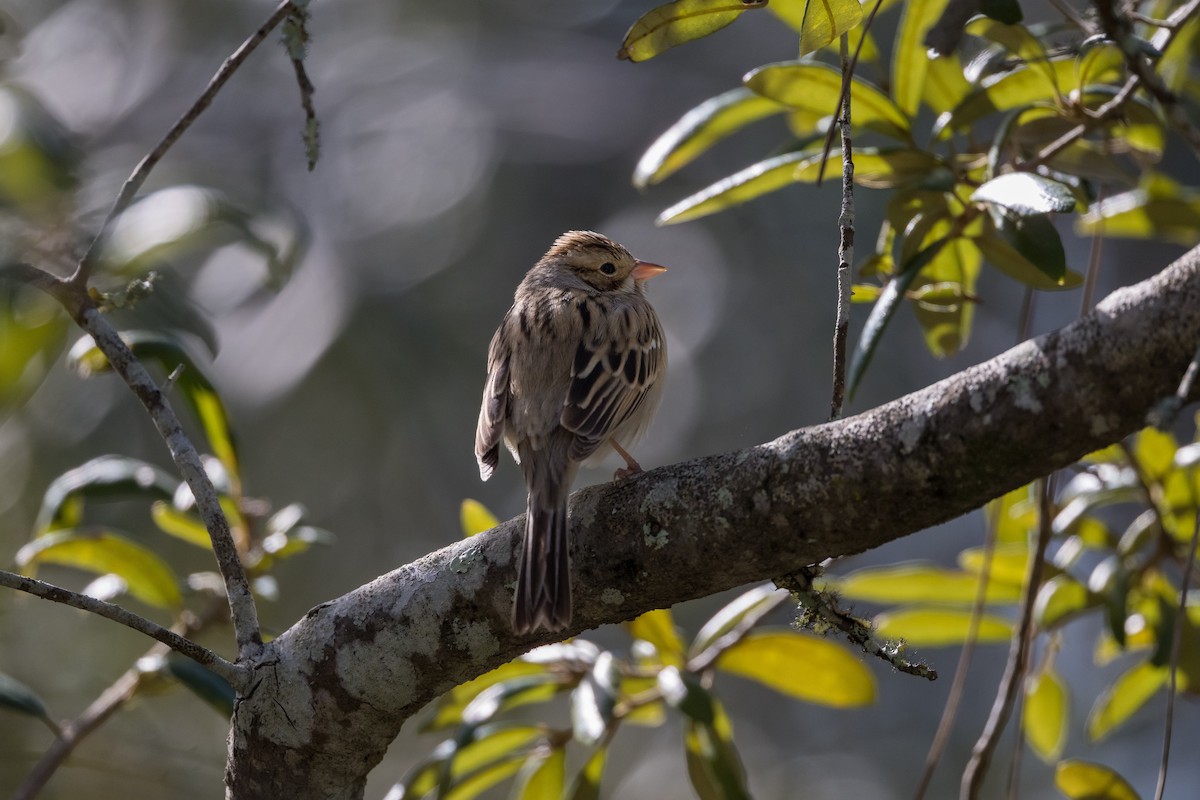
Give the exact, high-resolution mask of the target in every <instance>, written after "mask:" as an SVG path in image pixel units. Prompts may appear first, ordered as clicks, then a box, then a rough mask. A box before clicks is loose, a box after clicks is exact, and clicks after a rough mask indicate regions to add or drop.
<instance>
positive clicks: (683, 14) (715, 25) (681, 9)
mask: <svg viewBox="0 0 1200 800" xmlns="http://www.w3.org/2000/svg"><path fill="white" fill-rule="evenodd" d="M766 4H767V0H676V2H674V3H667V4H666V5H663V6H659V7H658V8H655V9H653V10H651V11H648V12H646V13H645V14H643V15H642V16H641V18H640V19H638V21H637V22H635V23H633V27H631V28H630V29H629V32H628V33H626V34H625V40H624V41H623V42H622V43H621V49H620V50H618V51H617V58H623V59H627V60H629V61H645V60H647V59H650V58H653V57H654V56H656V55H659V54H660V53H662V52H664V51H666V50H669V49H671V48H672V47H675V46H676V45H681V44H683V43H684V42H690V41H692V40H694V39H700V38H702V37H704V36H708V35H709V34H710V33H715V32H716V31H719V30H720V29H721V28H724V27H725V26H726V25H729V24H731V23H732V22H733V21H734V20H735V19H737V18H738V17H740V16H741V15H742V13H743V12H745V11H749V10H750V9H753V8H762V7H763V6H765V5H766Z"/></svg>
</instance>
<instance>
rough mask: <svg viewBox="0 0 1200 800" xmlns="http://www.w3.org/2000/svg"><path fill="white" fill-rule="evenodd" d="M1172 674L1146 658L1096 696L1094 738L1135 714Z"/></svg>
mask: <svg viewBox="0 0 1200 800" xmlns="http://www.w3.org/2000/svg"><path fill="white" fill-rule="evenodd" d="M1168 677H1170V670H1169V669H1167V668H1166V667H1156V666H1154V665H1153V664H1151V663H1150V662H1149V661H1143V662H1141V663H1140V664H1138V665H1137V666H1135V667H1133V668H1131V669H1130V670H1129V671H1127V672H1126V673H1124V674H1123V675H1121V676H1120V677H1119V678H1117V679H1116V680H1115V681H1113V684H1112V685H1111V686H1109V687H1108V688H1107V689H1105V690H1104V692H1103V693H1102V694H1101V695H1100V696H1099V697H1098V698H1096V704H1095V705H1093V706H1092V712H1091V714H1089V715H1088V721H1087V732H1088V738H1090V739H1091V740H1092V741H1097V740H1099V739H1103V738H1104V737H1105V736H1107V735H1108V734H1110V733H1112V731H1113V729H1114V728H1116V727H1117V726H1118V725H1120V724H1122V723H1123V722H1125V720H1127V719H1129V718H1130V717H1131V716H1133V713H1134V712H1135V711H1137V710H1138V709H1139V708H1141V707H1142V706H1144V705H1145V704H1146V701H1147V700H1149V699H1150V698H1151V697H1153V696H1154V694H1155V693H1156V692H1157V691H1158V690H1159V689H1160V688H1162V686H1163V685H1164V684H1165V683H1166V682H1167V679H1168Z"/></svg>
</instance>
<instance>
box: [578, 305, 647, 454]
mask: <svg viewBox="0 0 1200 800" xmlns="http://www.w3.org/2000/svg"><path fill="white" fill-rule="evenodd" d="M623 313H624V314H625V319H624V320H622V322H623V323H624V329H625V331H634V325H633V323H634V319H635V314H634V312H633V311H631V310H629V309H626V310H625V312H623ZM613 338H614V339H615V340H616V341H625V342H629V343H630V344H629V345H628V346H613V344H612V342H611V341H610V340H608V339H607V338H606V339H603V340H599V341H598V340H596V339H594V338H591V337H585V338H584V340H583V341H581V342H580V343H579V347H578V348H577V349H576V352H575V361H574V363H573V364H572V366H571V385H570V388H569V389H568V390H567V398H566V401H565V403H564V405H563V411H562V417H561V422H562V426H563V427H564V428H566V429H567V430H569V431H571V432H572V433H574V434H575V439H574V441H573V442H572V443H571V450H570V457H571V458H572V459H573V460H575V461H582V460H584V459H586V458H587V457H588V456H590V455H591V454H592V453H594V452H595V451H596V449H597V448H599V447H600V445H602V444H603V443H604V442H606V441H607V440H608V438H609V437H610V436H611V435H612V432H613V431H614V430H616V429H617V427H618V426H620V425H621V423H623V422H625V420H627V419H629V417H630V416H631V415H632V414H633V413H634V412H635V411H636V410H637V408H638V406H640V405H641V404H642V401H643V400H644V399H645V397H646V393H647V392H648V391H649V389H650V386H651V384H653V383H654V381H655V379H656V378H657V377H658V375H659V372H660V370H661V359H662V355H663V346H662V332H661V331H660V330H659V328H658V325H656V324H654V323H653V321H652V320H647V324H643V325H641V326H639V327H638V328H637V330H636V333H632V334H631V335H628V336H617V337H613Z"/></svg>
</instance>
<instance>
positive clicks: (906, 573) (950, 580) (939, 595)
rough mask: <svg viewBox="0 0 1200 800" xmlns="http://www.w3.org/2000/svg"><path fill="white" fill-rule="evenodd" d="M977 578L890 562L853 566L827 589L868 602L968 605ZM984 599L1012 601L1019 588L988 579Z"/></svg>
mask: <svg viewBox="0 0 1200 800" xmlns="http://www.w3.org/2000/svg"><path fill="white" fill-rule="evenodd" d="M978 587H979V578H978V577H977V576H975V575H971V574H969V573H966V572H959V571H957V570H951V569H946V568H945V567H937V566H933V565H929V564H920V563H910V564H894V565H890V566H886V567H871V568H868V569H861V570H857V571H856V572H851V573H850V574H849V575H845V576H842V577H841V578H837V579H835V580H833V581H831V585H830V589H832V590H833V591H836V592H837V593H838V594H840V595H842V596H843V597H845V598H847V599H850V600H866V601H869V602H872V603H946V604H952V605H964V606H970V605H972V604H974V602H975V595H976V594H977V593H978ZM986 599H987V602H989V603H1015V602H1017V601H1018V600H1020V599H1021V588H1020V587H1019V586H1014V585H1012V584H1008V583H1000V582H998V581H995V580H992V581H991V582H989V583H988V587H987V594H986Z"/></svg>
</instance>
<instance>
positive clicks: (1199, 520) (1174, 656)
mask: <svg viewBox="0 0 1200 800" xmlns="http://www.w3.org/2000/svg"><path fill="white" fill-rule="evenodd" d="M1187 485H1188V487H1189V491H1190V492H1191V495H1192V503H1193V504H1195V506H1196V522H1195V524H1196V527H1195V528H1194V529H1193V530H1192V543H1191V546H1190V547H1189V548H1188V557H1187V561H1185V562H1183V578H1182V580H1181V581H1180V583H1179V608H1178V610H1177V611H1176V613H1175V626H1174V630H1173V631H1172V637H1173V638H1172V639H1171V679H1170V681H1169V683H1168V685H1167V713H1166V718H1165V719H1164V720H1163V744H1162V758H1161V760H1160V761H1159V765H1158V780H1157V781H1156V782H1155V786H1154V800H1162V796H1163V791H1164V790H1165V789H1166V786H1167V762H1168V761H1169V760H1170V757H1171V729H1172V728H1173V727H1174V724H1175V688H1176V684H1177V681H1178V674H1179V653H1180V650H1181V645H1182V641H1183V623H1184V620H1185V619H1187V598H1188V587H1189V585H1190V584H1191V580H1192V568H1193V565H1194V564H1195V563H1196V545H1197V543H1198V542H1200V497H1198V496H1197V495H1196V490H1195V488H1194V487H1195V480H1194V479H1193V478H1192V476H1191V475H1189V476H1188V481H1187Z"/></svg>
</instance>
